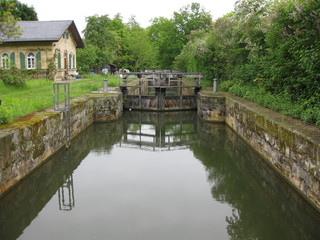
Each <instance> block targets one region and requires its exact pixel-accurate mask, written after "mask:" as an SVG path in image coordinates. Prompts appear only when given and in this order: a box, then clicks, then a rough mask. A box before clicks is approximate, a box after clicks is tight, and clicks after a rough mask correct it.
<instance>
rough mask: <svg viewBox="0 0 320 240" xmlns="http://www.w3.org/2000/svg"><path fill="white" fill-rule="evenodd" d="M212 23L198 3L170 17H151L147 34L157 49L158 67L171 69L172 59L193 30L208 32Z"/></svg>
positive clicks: (209, 16) (179, 51) (208, 15)
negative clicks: (151, 20)
mask: <svg viewBox="0 0 320 240" xmlns="http://www.w3.org/2000/svg"><path fill="white" fill-rule="evenodd" d="M211 25H212V19H211V15H210V13H209V12H206V11H205V9H204V8H202V7H201V6H200V4H199V3H192V4H191V5H187V6H185V7H183V8H181V9H180V11H179V12H174V14H173V17H172V18H171V19H166V18H163V17H160V18H155V19H153V22H152V25H151V26H150V27H149V28H148V34H149V36H150V37H151V40H152V42H153V44H154V46H155V50H156V51H157V57H158V61H159V68H160V69H171V68H172V67H173V65H174V59H175V58H176V57H177V56H178V55H179V54H180V53H181V51H182V49H183V46H184V45H185V44H187V42H188V39H189V35H190V34H191V33H192V32H193V31H201V32H208V31H209V29H210V28H211Z"/></svg>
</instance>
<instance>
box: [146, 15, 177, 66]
mask: <svg viewBox="0 0 320 240" xmlns="http://www.w3.org/2000/svg"><path fill="white" fill-rule="evenodd" d="M147 31H148V35H149V37H150V38H151V41H152V43H153V45H154V48H155V51H156V54H157V58H158V61H159V67H158V68H160V69H171V68H172V65H173V62H174V59H175V57H176V56H177V55H178V54H179V53H180V51H181V49H182V47H183V41H182V40H181V39H180V38H178V37H177V36H178V29H177V27H176V25H175V24H174V22H173V20H169V19H167V18H164V17H160V18H155V19H153V22H152V25H151V26H150V27H149V28H148V29H147Z"/></svg>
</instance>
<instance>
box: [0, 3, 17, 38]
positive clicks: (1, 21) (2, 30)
mask: <svg viewBox="0 0 320 240" xmlns="http://www.w3.org/2000/svg"><path fill="white" fill-rule="evenodd" d="M14 7H15V3H14V2H12V1H7V0H0V43H1V39H6V38H12V37H18V36H19V35H20V29H19V27H17V26H16V23H17V22H18V20H19V19H18V18H17V17H15V16H14V15H13V11H14Z"/></svg>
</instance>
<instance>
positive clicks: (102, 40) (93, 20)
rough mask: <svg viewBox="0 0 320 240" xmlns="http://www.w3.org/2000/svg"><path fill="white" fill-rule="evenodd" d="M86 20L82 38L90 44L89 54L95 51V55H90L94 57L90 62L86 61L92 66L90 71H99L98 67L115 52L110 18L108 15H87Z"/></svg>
mask: <svg viewBox="0 0 320 240" xmlns="http://www.w3.org/2000/svg"><path fill="white" fill-rule="evenodd" d="M86 22H87V25H86V28H85V30H84V31H83V33H84V38H85V41H86V44H88V45H91V47H90V49H89V52H90V54H91V53H92V51H95V55H94V56H92V57H94V60H93V59H90V63H88V65H89V66H91V67H92V68H93V69H91V71H93V70H96V71H100V69H101V68H103V67H104V66H105V64H106V63H110V62H112V61H113V58H114V54H115V46H116V39H115V34H114V32H113V31H112V30H110V28H111V22H112V20H111V19H110V18H109V17H108V15H102V16H98V15H94V16H90V17H87V18H86ZM93 46H94V47H93ZM93 49H94V50H93ZM85 51H86V50H84V52H85ZM80 52H81V51H80ZM84 52H83V53H80V56H81V54H84ZM80 58H81V57H80ZM86 59H88V58H86ZM81 61H82V62H83V63H85V61H84V59H82V60H80V62H81ZM92 62H94V65H92ZM83 67H84V66H83Z"/></svg>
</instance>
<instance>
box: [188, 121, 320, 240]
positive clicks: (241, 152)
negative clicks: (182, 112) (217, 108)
mask: <svg viewBox="0 0 320 240" xmlns="http://www.w3.org/2000/svg"><path fill="white" fill-rule="evenodd" d="M198 127H199V132H198V135H199V136H200V140H199V141H200V144H194V145H191V149H192V151H193V152H194V155H195V156H196V157H197V158H198V159H199V160H200V161H201V162H202V163H203V165H204V166H205V168H206V171H207V178H208V182H209V183H210V184H211V193H212V196H213V198H215V199H217V200H218V201H220V202H223V203H228V204H230V205H231V206H232V207H233V211H232V215H231V216H227V217H226V222H227V223H228V226H227V231H228V234H229V235H230V238H231V239H262V240H263V239H281V240H282V239H290V240H292V239H296V240H298V239H299V240H300V239H310V240H311V239H317V237H318V236H320V229H318V224H319V223H320V222H319V219H320V218H319V215H318V216H315V210H314V209H312V207H310V205H308V204H306V202H305V200H304V199H303V198H302V197H301V196H299V195H297V193H296V192H295V191H294V190H293V189H292V188H291V187H289V186H288V185H287V184H286V183H285V182H284V181H283V179H281V178H280V177H279V176H278V175H277V174H276V173H275V172H274V171H273V170H272V169H271V168H270V167H269V166H268V165H267V164H266V163H265V162H264V161H263V160H262V159H261V158H259V156H258V155H257V154H256V153H255V152H253V151H252V150H251V149H250V148H249V147H248V146H247V145H246V144H245V143H244V142H243V141H242V140H241V139H240V138H239V137H238V136H236V134H235V133H233V132H232V131H231V130H230V129H226V130H227V131H225V129H224V128H225V127H224V126H223V125H213V124H208V123H204V122H201V123H199V124H198ZM316 215H317V214H316Z"/></svg>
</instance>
